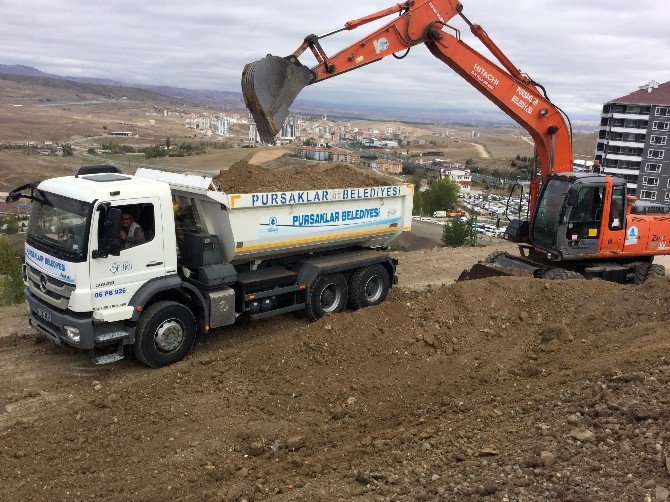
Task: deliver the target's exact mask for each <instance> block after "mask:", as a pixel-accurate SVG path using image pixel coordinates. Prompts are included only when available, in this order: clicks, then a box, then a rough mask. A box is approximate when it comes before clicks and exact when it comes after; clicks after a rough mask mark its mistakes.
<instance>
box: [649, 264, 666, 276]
mask: <svg viewBox="0 0 670 502" xmlns="http://www.w3.org/2000/svg"><path fill="white" fill-rule="evenodd" d="M652 277H665V267H664V266H663V265H659V264H658V263H654V264H653V265H652V266H651V267H649V272H647V279H651V278H652Z"/></svg>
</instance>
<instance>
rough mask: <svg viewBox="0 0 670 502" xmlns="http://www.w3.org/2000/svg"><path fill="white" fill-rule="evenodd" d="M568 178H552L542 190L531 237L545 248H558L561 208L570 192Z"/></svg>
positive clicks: (537, 244)
mask: <svg viewBox="0 0 670 502" xmlns="http://www.w3.org/2000/svg"><path fill="white" fill-rule="evenodd" d="M569 188H570V182H569V181H568V180H561V179H550V180H549V181H547V186H546V187H545V189H544V191H543V192H542V197H541V198H540V202H539V204H538V206H537V210H536V212H535V219H534V220H533V231H532V234H531V238H532V241H533V244H534V245H535V246H538V247H540V248H543V249H548V250H554V249H556V238H557V235H558V224H559V221H558V220H559V218H560V216H561V208H562V207H563V202H564V201H565V194H566V193H568V189H569Z"/></svg>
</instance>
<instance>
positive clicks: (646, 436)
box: [0, 250, 670, 501]
mask: <svg viewBox="0 0 670 502" xmlns="http://www.w3.org/2000/svg"><path fill="white" fill-rule="evenodd" d="M459 252H460V251H459ZM443 253H444V254H443V259H444V260H445V261H448V260H449V259H450V256H451V255H450V253H451V251H449V250H443ZM410 254H411V253H404V256H405V257H408V256H409V255H410ZM422 263H424V262H423V261H422V260H420V259H419V260H415V261H414V262H413V263H412V265H411V266H412V268H413V270H412V271H411V274H410V273H406V274H405V275H404V276H403V271H402V270H401V276H400V280H401V285H400V286H399V287H398V288H395V289H394V290H393V292H392V294H391V296H390V298H389V299H388V301H387V302H386V303H384V304H382V305H380V306H377V307H374V308H370V309H365V310H361V311H357V312H346V313H343V314H338V315H333V316H330V317H327V318H324V319H322V320H320V321H317V322H313V323H310V322H308V321H307V320H306V319H303V318H299V317H292V316H283V317H279V318H275V319H271V320H265V321H260V322H256V323H249V322H245V321H241V322H240V323H239V324H238V325H235V326H233V327H230V328H227V329H223V330H219V331H217V332H215V333H214V334H212V335H211V337H210V339H209V340H208V341H207V343H204V342H201V343H199V344H198V346H197V347H195V349H194V350H193V351H192V352H191V354H190V355H189V356H188V357H187V359H186V360H184V361H182V362H180V363H178V364H175V365H174V366H171V367H168V368H164V369H160V370H150V369H146V368H144V367H142V366H140V365H139V364H138V363H137V362H135V361H133V360H130V359H129V360H124V361H122V362H121V363H118V364H115V365H112V366H106V367H96V366H94V365H93V364H92V363H91V362H90V361H89V359H88V356H87V355H86V354H81V353H78V352H75V351H73V350H70V349H67V348H59V347H56V346H54V345H52V344H51V343H50V342H47V341H46V340H45V339H43V338H42V337H41V336H38V335H36V334H35V333H34V332H32V331H31V330H30V329H29V328H28V327H27V326H26V322H25V318H24V307H22V306H18V307H11V308H6V309H3V310H2V312H1V313H2V321H0V323H1V325H0V332H2V333H4V336H1V337H0V378H1V380H2V387H1V389H0V499H2V500H90V499H94V498H104V499H109V500H129V499H132V500H158V499H161V500H247V501H251V500H278V501H282V500H308V501H313V500H317V501H318V500H322V501H331V500H333V501H334V500H456V501H458V500H499V501H504V500H507V501H516V500H520V501H544V500H565V501H568V500H571V501H593V500H603V501H604V500H617V501H643V500H651V501H654V500H659V501H660V500H665V499H666V498H665V497H667V493H668V492H667V489H669V488H670V474H669V470H668V469H669V468H670V461H669V460H668V457H670V385H669V384H670V330H669V329H668V325H669V323H670V281H669V280H668V279H667V278H666V279H657V280H654V281H651V282H648V283H646V284H644V285H642V286H620V285H616V284H611V283H606V282H601V281H568V282H548V281H542V280H534V279H527V278H493V279H486V280H480V281H474V282H466V283H456V284H452V285H449V286H427V287H425V288H423V289H421V290H418V291H417V290H411V289H408V288H403V285H402V283H403V281H404V279H403V277H411V276H412V274H415V275H416V274H420V273H421V267H422ZM430 263H431V265H430V266H424V269H423V275H425V276H431V275H438V274H439V270H438V268H437V266H436V265H435V264H434V262H433V261H431V262H430ZM408 272H409V271H408Z"/></svg>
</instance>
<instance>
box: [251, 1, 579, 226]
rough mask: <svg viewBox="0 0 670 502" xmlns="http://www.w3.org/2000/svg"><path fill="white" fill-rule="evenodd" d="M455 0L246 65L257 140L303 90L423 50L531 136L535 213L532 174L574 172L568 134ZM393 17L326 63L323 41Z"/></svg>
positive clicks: (396, 9)
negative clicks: (466, 35) (311, 61)
mask: <svg viewBox="0 0 670 502" xmlns="http://www.w3.org/2000/svg"><path fill="white" fill-rule="evenodd" d="M462 10H463V6H462V4H461V3H460V2H459V1H457V0H414V1H408V2H404V3H401V4H397V5H395V6H393V7H390V8H388V9H385V10H382V11H379V12H376V13H374V14H371V15H369V16H366V17H363V18H360V19H356V20H353V21H349V22H347V23H346V24H345V25H344V27H343V28H341V29H338V30H335V31H333V32H330V33H327V34H325V35H322V36H316V35H310V36H308V37H307V38H306V39H305V41H304V42H303V43H302V45H301V46H300V47H299V48H298V49H297V50H296V51H295V52H294V53H293V54H292V55H290V56H288V57H286V58H279V57H276V56H270V55H269V56H267V57H266V58H264V59H262V60H260V61H257V62H254V63H250V64H248V65H247V66H246V67H245V68H244V71H243V74H242V89H243V94H244V99H245V103H246V105H247V108H249V110H250V111H251V113H252V116H253V117H254V120H255V122H256V125H257V128H258V131H259V134H260V136H261V139H262V140H263V141H265V142H268V143H273V142H274V138H275V137H276V135H277V134H278V133H279V131H280V130H281V127H282V125H283V123H284V121H285V120H286V117H287V116H288V109H289V107H290V105H291V104H292V103H293V100H294V99H295V98H296V96H297V95H298V93H299V92H300V91H301V90H302V89H303V88H304V87H305V86H306V85H310V84H315V83H317V82H320V81H322V80H326V79H328V78H332V77H335V76H337V75H340V74H342V73H346V72H348V71H351V70H355V69H358V68H360V67H362V66H365V65H368V64H371V63H374V62H376V61H379V60H380V59H382V58H384V57H387V56H390V55H394V57H396V58H400V59H402V57H404V55H403V56H398V55H397V54H398V53H401V52H403V51H408V50H409V49H411V48H412V47H414V46H415V45H419V44H424V45H426V46H427V47H428V49H429V50H430V52H431V53H432V54H433V55H434V56H435V57H436V58H438V59H439V60H441V61H442V62H444V63H445V64H447V65H448V66H449V67H450V68H451V69H453V70H454V71H455V72H456V73H458V74H459V75H460V76H461V77H463V78H464V79H465V80H466V81H467V82H468V83H470V85H472V86H473V87H474V88H475V89H477V90H478V91H479V92H481V93H482V94H483V95H484V96H486V97H487V98H488V99H490V100H491V101H492V102H493V103H495V104H496V105H497V106H498V107H499V108H500V109H501V110H502V111H504V112H505V113H506V114H507V115H509V116H510V117H512V118H513V119H514V120H515V121H516V122H517V123H518V124H519V125H521V126H522V127H523V128H524V129H526V131H528V133H529V134H530V135H531V137H532V138H533V140H534V141H535V146H536V151H537V158H538V163H539V173H538V172H537V170H536V172H535V173H534V176H533V177H532V180H531V190H530V211H531V214H533V210H534V207H535V204H536V202H537V197H538V194H539V187H540V182H539V180H538V176H537V174H541V176H542V178H546V177H547V176H549V175H550V174H553V173H560V172H568V171H572V165H573V156H572V144H571V131H570V129H569V128H568V126H567V125H566V122H565V119H564V118H563V114H562V113H561V111H560V109H559V108H558V107H557V106H556V105H554V104H553V103H552V102H551V101H550V100H549V98H548V97H547V96H546V94H545V93H544V92H540V91H539V90H538V85H537V84H536V83H535V82H533V81H532V80H531V79H530V78H529V77H527V76H526V75H524V74H523V73H522V72H521V71H520V70H519V69H518V68H516V67H515V66H514V64H513V63H512V62H511V61H510V60H509V59H508V58H507V57H506V56H505V54H504V53H503V52H502V51H501V50H500V49H499V48H498V47H497V45H496V44H495V43H494V42H493V41H492V40H491V39H490V37H489V36H488V34H487V33H486V32H485V31H484V29H483V28H482V27H481V26H479V25H476V24H472V23H471V22H470V21H469V20H468V19H467V18H466V17H465V16H464V15H463V13H462ZM394 14H398V17H397V18H395V19H393V20H392V21H391V22H389V23H388V24H386V25H385V26H383V27H381V28H379V29H377V30H376V31H374V32H373V33H371V34H369V35H368V36H366V37H365V38H362V39H360V40H358V41H357V42H355V43H353V44H351V45H350V46H349V47H347V48H345V49H344V50H342V51H340V52H338V53H337V54H335V55H334V56H332V57H329V56H328V55H327V54H326V53H325V51H324V50H323V48H322V47H321V44H320V40H322V39H323V38H325V37H328V36H331V35H333V34H335V33H339V32H341V31H344V30H353V29H355V28H358V27H360V26H362V25H364V24H367V23H370V22H372V21H376V20H379V19H382V18H384V17H387V16H391V15H394ZM456 16H460V17H462V18H463V19H464V20H465V22H466V23H467V24H468V26H469V27H470V30H471V31H472V33H473V34H474V35H475V36H476V37H477V38H478V39H479V40H480V41H481V42H482V43H483V44H484V45H485V46H486V47H487V48H488V49H489V51H490V52H491V53H492V54H493V56H494V57H495V58H496V59H497V60H498V62H499V64H497V63H494V62H493V61H491V60H490V59H488V58H486V57H484V56H483V55H482V54H480V53H479V52H477V51H476V50H475V49H473V48H472V47H470V46H469V45H468V44H466V43H465V42H463V41H462V40H461V37H460V32H459V30H457V29H456V28H454V27H452V26H450V25H449V24H448V22H449V21H450V20H451V19H453V18H454V17H456ZM307 50H311V52H312V54H313V55H314V57H315V58H316V60H317V63H318V64H317V65H316V66H314V67H313V68H311V69H309V68H307V67H305V66H303V65H302V64H301V63H300V62H299V60H298V58H299V57H300V56H302V54H303V53H305V52H306V51H307Z"/></svg>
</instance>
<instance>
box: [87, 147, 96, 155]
mask: <svg viewBox="0 0 670 502" xmlns="http://www.w3.org/2000/svg"><path fill="white" fill-rule="evenodd" d="M86 151H87V152H88V153H89V154H90V155H95V154H97V153H98V151H97V150H96V149H95V147H90V148H89V149H88V150H86Z"/></svg>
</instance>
